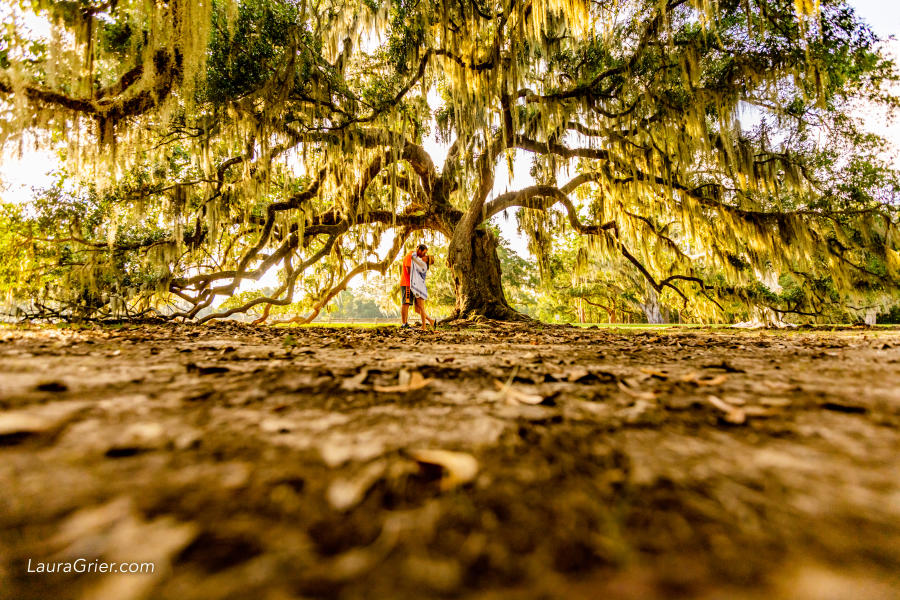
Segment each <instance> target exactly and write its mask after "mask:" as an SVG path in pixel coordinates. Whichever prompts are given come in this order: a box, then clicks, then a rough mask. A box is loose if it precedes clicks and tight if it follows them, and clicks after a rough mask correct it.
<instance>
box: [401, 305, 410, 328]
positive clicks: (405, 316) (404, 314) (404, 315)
mask: <svg viewBox="0 0 900 600" xmlns="http://www.w3.org/2000/svg"><path fill="white" fill-rule="evenodd" d="M400 320H401V321H403V324H404V325H406V322H407V321H409V304H404V305H403V306H401V307H400Z"/></svg>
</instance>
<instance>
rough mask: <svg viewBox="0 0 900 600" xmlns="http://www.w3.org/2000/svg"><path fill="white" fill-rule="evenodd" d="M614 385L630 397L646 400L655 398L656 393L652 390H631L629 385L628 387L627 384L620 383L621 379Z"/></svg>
mask: <svg viewBox="0 0 900 600" xmlns="http://www.w3.org/2000/svg"><path fill="white" fill-rule="evenodd" d="M616 385H617V386H618V387H619V389H620V390H621V391H623V392H625V394H627V395H629V396H631V397H632V398H637V399H638V400H647V401H650V400H656V394H654V393H653V392H640V391H638V390H633V389H631V388H630V387H628V386H627V385H625V384H624V383H622V382H621V381H617V382H616Z"/></svg>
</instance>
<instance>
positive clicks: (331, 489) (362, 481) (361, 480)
mask: <svg viewBox="0 0 900 600" xmlns="http://www.w3.org/2000/svg"><path fill="white" fill-rule="evenodd" d="M386 468H387V463H386V462H385V461H383V460H376V461H374V462H372V463H371V464H369V465H367V466H366V467H365V468H364V469H363V470H362V471H360V472H359V473H357V474H356V475H354V476H353V477H349V478H343V477H341V478H338V479H335V480H334V481H332V482H331V485H329V486H328V491H327V492H326V494H325V496H326V498H328V503H329V504H331V506H332V508H334V509H335V510H349V509H351V508H353V507H354V506H356V505H357V504H359V503H360V502H362V500H363V498H365V497H366V494H367V493H368V491H369V490H370V489H371V488H372V486H373V485H375V482H376V481H378V479H379V478H381V476H382V475H383V474H384V471H385V469H386Z"/></svg>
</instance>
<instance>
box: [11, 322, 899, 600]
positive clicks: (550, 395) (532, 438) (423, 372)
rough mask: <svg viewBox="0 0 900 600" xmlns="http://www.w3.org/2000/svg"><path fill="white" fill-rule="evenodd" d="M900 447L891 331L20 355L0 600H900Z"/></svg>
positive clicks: (289, 342)
mask: <svg viewBox="0 0 900 600" xmlns="http://www.w3.org/2000/svg"><path fill="white" fill-rule="evenodd" d="M898 425H900V331H897V330H859V329H857V330H846V331H835V332H829V331H809V330H806V331H803V330H801V331H792V332H735V331H729V330H696V329H693V330H686V329H677V328H676V329H666V330H661V331H640V332H634V331H631V332H624V331H610V330H597V329H587V330H584V329H576V328H566V327H546V328H542V329H535V328H529V327H523V326H496V325H484V326H479V327H476V326H471V325H469V326H466V327H464V328H461V329H453V328H451V329H445V330H442V331H438V332H434V333H419V332H416V331H412V332H402V331H400V330H398V329H396V328H391V327H384V328H375V329H326V328H310V329H291V330H287V329H270V328H251V327H248V326H243V325H237V324H231V323H226V324H217V325H210V326H196V327H194V326H176V325H139V326H125V327H121V328H118V329H108V328H107V329H99V328H98V329H95V330H91V329H88V330H59V329H37V328H35V329H22V328H7V329H0V490H2V491H0V598H15V599H17V600H21V599H36V598H100V599H106V598H110V599H113V598H114V599H117V600H131V599H143V598H146V599H154V600H155V599H173V600H174V599H178V600H183V599H194V598H196V599H204V600H215V599H224V598H254V599H256V600H268V599H273V600H281V599H286V598H377V599H387V598H432V597H463V598H473V599H475V598H478V599H482V598H483V599H501V598H502V599H513V600H514V599H517V598H522V599H526V598H567V599H569V598H585V599H587V598H622V599H652V598H677V597H685V598H688V597H690V598H738V599H739V598H791V599H801V600H802V599H816V600H819V599H829V598H835V599H838V598H841V599H843V598H854V599H866V598H896V597H900V575H898V573H900V459H898V456H900V454H898V451H900V432H898ZM79 557H81V558H86V559H88V560H93V559H95V558H101V559H103V560H106V561H117V562H121V561H140V562H143V561H151V562H154V563H155V565H156V571H155V573H153V574H152V575H121V574H120V575H108V574H98V573H90V574H80V575H74V574H69V575H66V574H54V575H39V574H33V573H32V574H29V573H27V572H26V568H27V563H28V560H29V559H31V560H32V561H33V562H37V561H44V562H48V561H58V560H69V559H73V558H79Z"/></svg>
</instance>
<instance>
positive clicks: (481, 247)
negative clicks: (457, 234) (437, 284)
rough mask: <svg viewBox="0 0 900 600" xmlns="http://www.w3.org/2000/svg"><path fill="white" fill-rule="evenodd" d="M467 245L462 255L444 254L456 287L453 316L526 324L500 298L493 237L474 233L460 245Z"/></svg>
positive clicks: (522, 318)
mask: <svg viewBox="0 0 900 600" xmlns="http://www.w3.org/2000/svg"><path fill="white" fill-rule="evenodd" d="M458 239H459V238H456V240H458ZM456 240H454V241H456ZM467 242H468V244H470V246H469V247H468V248H464V249H462V250H463V251H462V252H454V251H453V250H454V248H452V247H451V248H450V252H448V256H449V258H450V269H451V271H452V272H453V283H454V286H455V287H456V314H455V315H454V316H455V317H457V318H463V319H471V318H475V317H479V316H481V317H487V318H488V319H496V320H498V321H523V320H529V319H528V317H527V316H525V315H523V314H522V313H520V312H518V311H516V310H515V309H513V308H512V307H511V306H510V305H509V303H508V302H507V301H506V296H505V295H504V294H503V284H502V283H501V281H500V276H501V270H500V258H499V256H498V255H497V238H496V237H495V236H494V234H493V233H492V232H491V231H489V230H485V229H475V230H474V232H473V235H472V236H471V237H470V238H469V239H468V240H462V241H461V242H460V243H467ZM451 246H452V242H451ZM454 258H455V259H456V260H454ZM461 258H462V260H460V259H461Z"/></svg>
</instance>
